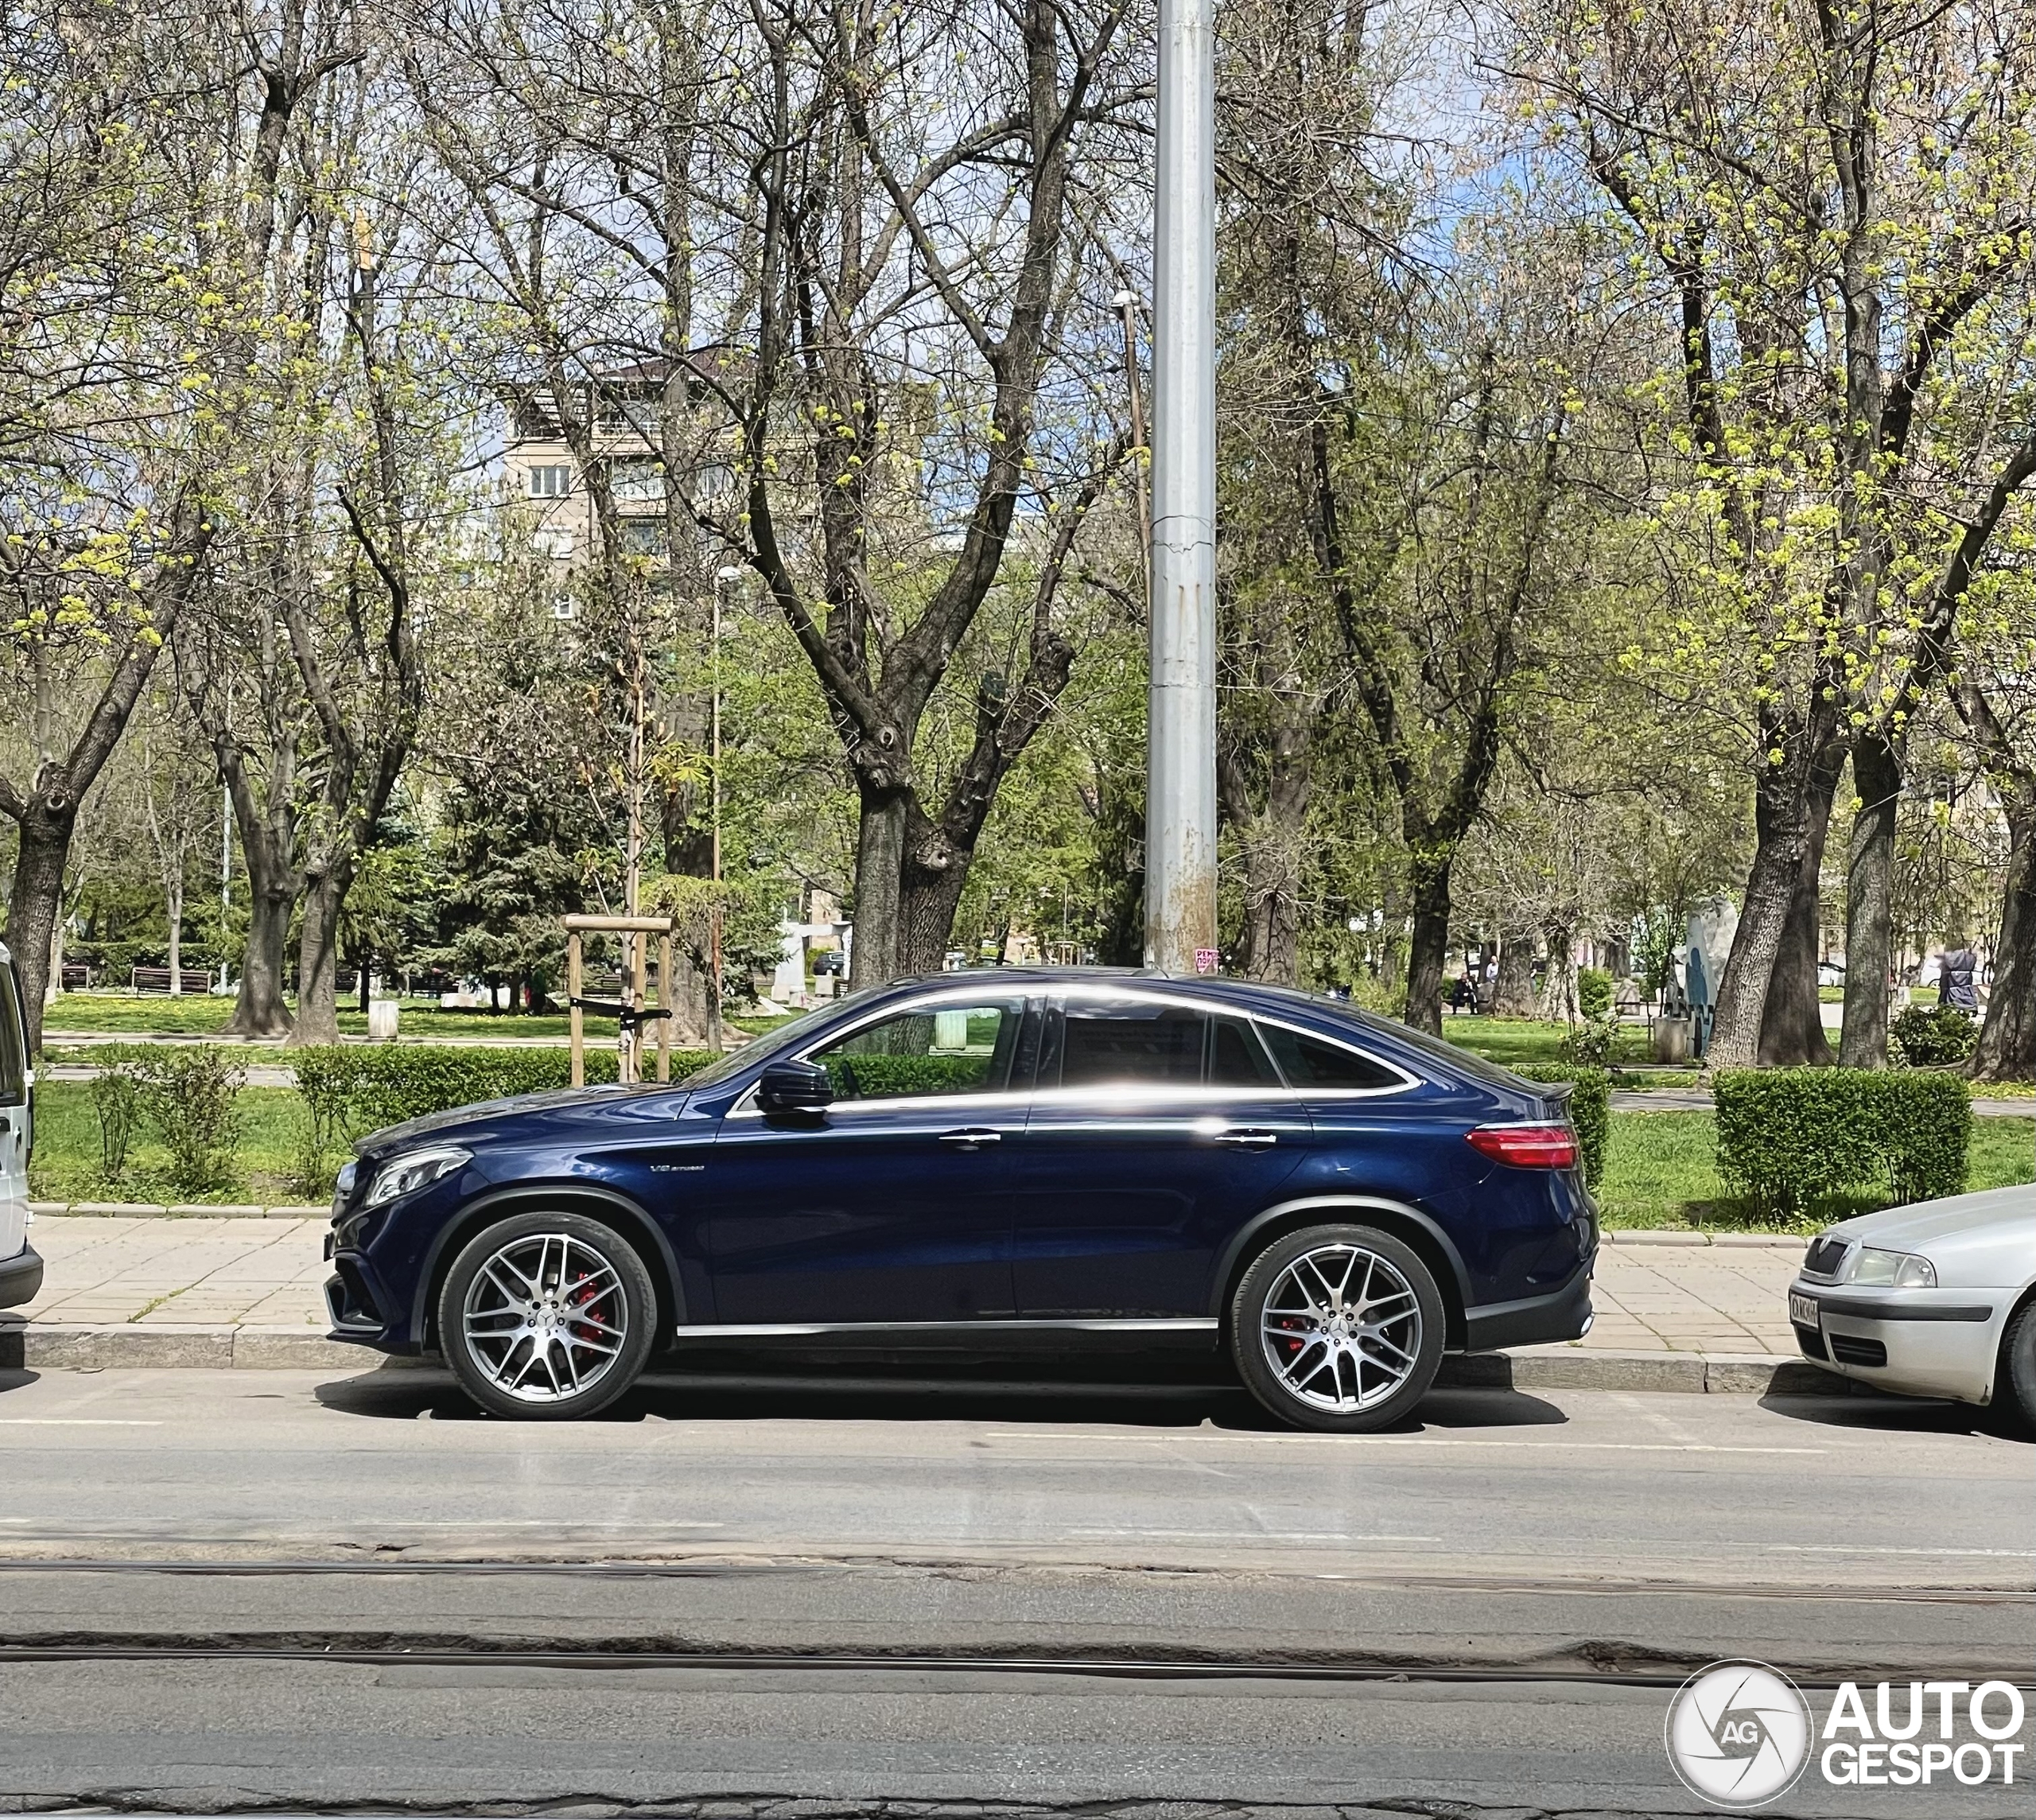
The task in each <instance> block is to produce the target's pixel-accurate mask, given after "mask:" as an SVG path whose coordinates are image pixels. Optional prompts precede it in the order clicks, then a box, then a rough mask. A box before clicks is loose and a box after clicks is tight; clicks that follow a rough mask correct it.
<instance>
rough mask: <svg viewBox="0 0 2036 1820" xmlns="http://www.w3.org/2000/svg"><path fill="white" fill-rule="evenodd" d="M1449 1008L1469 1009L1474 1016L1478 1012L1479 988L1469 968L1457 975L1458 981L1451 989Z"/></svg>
mask: <svg viewBox="0 0 2036 1820" xmlns="http://www.w3.org/2000/svg"><path fill="white" fill-rule="evenodd" d="M1449 1008H1450V1009H1451V1010H1452V1011H1466V1010H1467V1011H1468V1012H1469V1013H1471V1016H1472V1017H1476V1016H1477V1014H1478V988H1477V986H1476V984H1475V982H1473V981H1472V979H1471V975H1470V973H1469V971H1468V970H1466V971H1464V972H1463V973H1459V974H1458V975H1457V976H1456V983H1455V985H1454V986H1451V988H1450V989H1449Z"/></svg>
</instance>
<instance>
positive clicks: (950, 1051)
mask: <svg viewBox="0 0 2036 1820" xmlns="http://www.w3.org/2000/svg"><path fill="white" fill-rule="evenodd" d="M1023 1021H1024V1001H1022V1000H1020V999H994V1000H989V1001H985V1002H983V1003H981V1004H976V1005H931V1006H927V1005H922V1006H917V1007H915V1008H914V1009H911V1010H908V1011H902V1012H900V1013H898V1014H897V1015H896V1017H886V1018H884V1019H882V1020H881V1021H879V1022H877V1023H875V1024H867V1025H864V1026H863V1028H862V1029H860V1030H858V1031H857V1032H856V1033H854V1034H853V1036H845V1037H844V1038H843V1039H842V1040H841V1041H840V1042H838V1043H834V1044H830V1045H829V1046H828V1047H827V1048H824V1049H819V1050H816V1051H815V1052H814V1054H813V1056H812V1058H811V1059H812V1060H814V1061H816V1062H818V1063H819V1064H821V1066H822V1067H823V1068H826V1071H827V1076H828V1079H830V1081H831V1082H832V1083H833V1087H834V1099H835V1101H836V1103H837V1104H841V1105H849V1104H852V1103H854V1102H856V1101H857V1100H876V1099H931V1098H934V1097H938V1096H942V1095H954V1094H965V1093H966V1094H976V1093H1002V1092H1003V1091H1004V1090H1005V1088H1006V1087H1008V1086H1009V1085H1010V1082H1011V1064H1012V1056H1013V1054H1014V1053H1015V1052H1016V1049H1017V1047H1018V1029H1019V1026H1020V1024H1021V1023H1023Z"/></svg>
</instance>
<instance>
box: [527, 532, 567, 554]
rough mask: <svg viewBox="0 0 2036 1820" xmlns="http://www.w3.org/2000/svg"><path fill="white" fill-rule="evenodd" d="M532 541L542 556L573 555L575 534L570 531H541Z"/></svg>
mask: <svg viewBox="0 0 2036 1820" xmlns="http://www.w3.org/2000/svg"><path fill="white" fill-rule="evenodd" d="M530 541H531V542H532V544H533V545H534V546H535V547H536V550H537V553H538V554H539V555H540V556H570V555H571V554H573V534H572V532H571V531H539V532H538V534H537V535H536V536H534V538H532V539H530Z"/></svg>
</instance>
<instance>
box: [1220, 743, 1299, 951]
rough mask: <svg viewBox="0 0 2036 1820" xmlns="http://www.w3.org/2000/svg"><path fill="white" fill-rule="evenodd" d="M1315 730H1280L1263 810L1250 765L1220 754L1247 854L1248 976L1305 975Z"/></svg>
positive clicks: (1224, 790) (1224, 795) (1242, 934)
mask: <svg viewBox="0 0 2036 1820" xmlns="http://www.w3.org/2000/svg"><path fill="white" fill-rule="evenodd" d="M1309 744H1310V741H1309V735H1308V729H1307V728H1306V727H1304V726H1299V725H1284V726H1281V727H1280V728H1279V729H1277V731H1276V733H1274V735H1273V749H1272V752H1271V753H1270V754H1269V760H1268V771H1267V776H1266V781H1265V810H1264V811H1263V812H1262V813H1261V812H1260V811H1257V809H1256V808H1255V807H1253V803H1252V799H1251V791H1250V786H1249V781H1248V780H1247V778H1246V776H1245V771H1244V768H1243V767H1242V766H1241V765H1240V764H1236V763H1234V762H1231V763H1226V762H1224V761H1222V760H1219V761H1218V769H1217V783H1218V799H1219V800H1220V801H1221V803H1222V807H1223V811H1224V815H1225V816H1226V819H1228V820H1229V822H1230V831H1231V832H1232V833H1233V834H1235V835H1236V837H1237V840H1238V846H1240V847H1241V849H1242V850H1243V857H1244V921H1243V924H1242V925H1241V928H1239V929H1238V941H1237V948H1236V958H1237V970H1238V973H1240V974H1242V975H1243V976H1244V978H1246V979H1265V980H1273V981H1275V982H1278V983H1279V984H1280V985H1283V986H1293V985H1296V984H1297V983H1298V982H1299V980H1300V921H1301V873H1302V865H1303V862H1304V856H1305V851H1306V839H1305V834H1304V830H1305V826H1306V823H1307V803H1308V791H1309V786H1310V784H1311V776H1310V774H1309V756H1310V755H1309Z"/></svg>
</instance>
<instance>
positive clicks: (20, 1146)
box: [0, 945, 42, 1308]
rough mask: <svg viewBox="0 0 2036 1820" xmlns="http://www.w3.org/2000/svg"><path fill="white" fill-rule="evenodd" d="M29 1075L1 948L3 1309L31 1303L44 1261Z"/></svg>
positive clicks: (17, 999) (11, 977)
mask: <svg viewBox="0 0 2036 1820" xmlns="http://www.w3.org/2000/svg"><path fill="white" fill-rule="evenodd" d="M33 1085H34V1079H33V1076H32V1075H30V1074H29V1069H28V1053H27V1047H26V1041H25V1033H24V1032H23V1029H22V1026H21V990H20V986H19V983H18V982H17V978H16V975H15V973H14V962H13V960H12V959H10V956H9V955H8V953H7V950H6V947H5V946H4V945H0V1308H13V1307H14V1306H15V1305H17V1304H18V1303H21V1302H25V1301H32V1300H33V1298H34V1296H35V1293H36V1291H37V1289H41V1287H42V1260H41V1258H38V1257H37V1255H36V1254H35V1253H34V1251H33V1250H32V1249H31V1248H30V1247H29V1231H28V1220H29V1095H30V1090H31V1089H32V1087H33Z"/></svg>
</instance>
